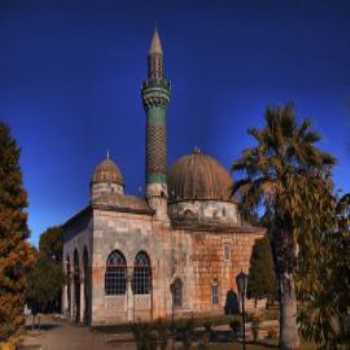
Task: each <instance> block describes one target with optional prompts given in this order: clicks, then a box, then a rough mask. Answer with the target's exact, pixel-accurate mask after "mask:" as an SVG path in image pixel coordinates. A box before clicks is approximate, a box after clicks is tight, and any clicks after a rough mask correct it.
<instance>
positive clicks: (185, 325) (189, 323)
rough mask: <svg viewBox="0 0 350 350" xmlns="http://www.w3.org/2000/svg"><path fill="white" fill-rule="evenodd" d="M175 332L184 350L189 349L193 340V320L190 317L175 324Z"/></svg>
mask: <svg viewBox="0 0 350 350" xmlns="http://www.w3.org/2000/svg"><path fill="white" fill-rule="evenodd" d="M176 329H177V334H178V335H179V337H180V341H181V343H182V346H183V349H184V350H190V349H191V346H192V342H193V331H194V320H193V318H190V319H188V320H183V321H181V322H179V323H178V324H177V327H176Z"/></svg>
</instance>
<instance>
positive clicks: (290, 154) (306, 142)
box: [232, 104, 335, 350]
mask: <svg viewBox="0 0 350 350" xmlns="http://www.w3.org/2000/svg"><path fill="white" fill-rule="evenodd" d="M265 122H266V125H265V127H264V128H263V129H261V130H257V129H250V130H248V134H249V135H251V136H253V137H254V138H255V140H256V142H257V145H256V146H255V147H252V148H249V149H247V150H245V151H244V152H243V154H242V156H241V158H240V159H239V160H237V161H235V162H234V163H233V165H232V170H233V171H234V172H241V173H242V172H243V178H242V179H241V180H240V181H238V182H236V183H235V185H234V187H233V193H237V192H238V194H239V195H240V199H241V206H242V208H243V209H244V210H245V211H247V210H250V211H254V210H256V209H257V208H260V210H261V209H264V210H265V215H267V216H269V222H270V223H271V226H270V227H269V232H270V233H271V235H272V237H271V238H272V249H273V255H274V262H275V268H276V276H277V279H278V285H279V302H280V348H281V349H284V350H296V349H300V340H299V336H298V328H297V301H296V290H295V281H294V274H295V271H296V269H297V263H298V259H297V258H298V255H299V252H300V248H303V245H305V242H309V241H310V239H307V237H305V236H304V237H303V234H304V232H302V231H303V227H302V226H303V225H301V223H302V219H303V214H304V213H303V212H302V210H305V208H307V206H305V198H308V197H307V191H308V183H309V181H310V180H312V178H315V177H317V178H319V177H321V178H326V177H327V176H329V174H330V170H331V168H332V166H333V165H334V164H335V159H334V158H333V157H332V156H331V155H329V154H327V153H324V152H322V151H320V150H319V149H318V148H317V147H316V146H315V143H317V142H318V141H319V140H320V136H319V135H318V134H317V133H316V132H314V131H312V130H310V126H311V125H310V122H309V121H307V120H305V121H303V122H302V123H301V124H300V125H298V124H297V122H296V118H295V112H294V108H293V105H291V104H288V105H286V106H281V107H268V108H267V110H266V112H265ZM314 187H315V186H314ZM316 188H317V186H316Z"/></svg>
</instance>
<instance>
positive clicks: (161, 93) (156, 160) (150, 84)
mask: <svg viewBox="0 0 350 350" xmlns="http://www.w3.org/2000/svg"><path fill="white" fill-rule="evenodd" d="M141 96H142V101H143V106H144V109H145V112H146V117H147V121H146V197H147V198H148V199H149V203H150V205H151V206H152V207H153V206H156V207H157V206H158V205H161V206H163V205H164V203H162V204H161V203H160V201H159V200H156V201H153V202H152V198H154V199H155V198H157V197H158V198H164V199H165V200H166V198H167V196H168V191H167V180H166V173H167V140H166V139H167V137H166V111H167V106H168V104H169V101H170V84H169V82H168V81H167V80H166V78H165V73H164V61H163V50H162V45H161V42H160V38H159V34H158V31H157V29H155V31H154V33H153V38H152V42H151V47H150V50H149V53H148V78H147V79H146V80H145V81H144V83H143V87H142V91H141ZM165 204H166V203H165ZM153 209H155V210H156V211H157V210H158V209H159V208H153ZM163 209H164V208H163Z"/></svg>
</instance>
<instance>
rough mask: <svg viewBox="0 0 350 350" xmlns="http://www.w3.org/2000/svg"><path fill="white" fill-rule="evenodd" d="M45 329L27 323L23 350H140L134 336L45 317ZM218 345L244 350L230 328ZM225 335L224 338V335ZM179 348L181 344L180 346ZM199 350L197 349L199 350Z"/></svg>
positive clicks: (251, 349)
mask: <svg viewBox="0 0 350 350" xmlns="http://www.w3.org/2000/svg"><path fill="white" fill-rule="evenodd" d="M41 323H42V329H41V330H40V331H38V330H34V331H33V330H31V320H30V319H29V320H28V322H27V333H26V335H25V337H24V341H23V344H22V345H21V346H20V347H19V350H39V349H40V350H62V349H67V350H111V349H118V350H136V345H135V343H134V342H133V338H132V335H131V334H130V333H118V334H116V333H106V332H101V331H98V332H97V331H91V330H90V328H88V327H83V326H78V325H75V324H72V323H69V322H67V321H63V320H60V319H55V318H53V317H52V316H44V317H43V319H42V322H41ZM217 333H218V337H217V343H215V344H211V345H210V348H209V350H240V349H241V348H242V345H241V344H240V343H232V342H231V341H230V340H228V339H227V338H225V334H228V333H229V330H228V329H224V328H222V327H219V328H218V329H217ZM220 334H221V336H220ZM176 348H177V349H181V345H180V344H177V347H176ZM276 348H277V347H276V345H274V344H268V343H266V342H265V343H264V344H258V345H256V344H248V345H247V350H263V349H276ZM195 349H197V347H195ZM314 349H315V348H314V347H312V346H310V345H309V346H308V345H304V346H303V350H314Z"/></svg>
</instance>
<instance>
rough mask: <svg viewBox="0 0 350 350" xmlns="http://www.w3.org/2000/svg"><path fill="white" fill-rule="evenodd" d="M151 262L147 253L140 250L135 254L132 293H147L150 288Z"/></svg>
mask: <svg viewBox="0 0 350 350" xmlns="http://www.w3.org/2000/svg"><path fill="white" fill-rule="evenodd" d="M151 272H152V271H151V264H150V260H149V257H148V255H147V254H146V253H145V252H140V253H138V254H137V255H136V258H135V264H134V275H133V281H132V282H133V291H134V294H149V293H150V291H151V288H152V283H151Z"/></svg>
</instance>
